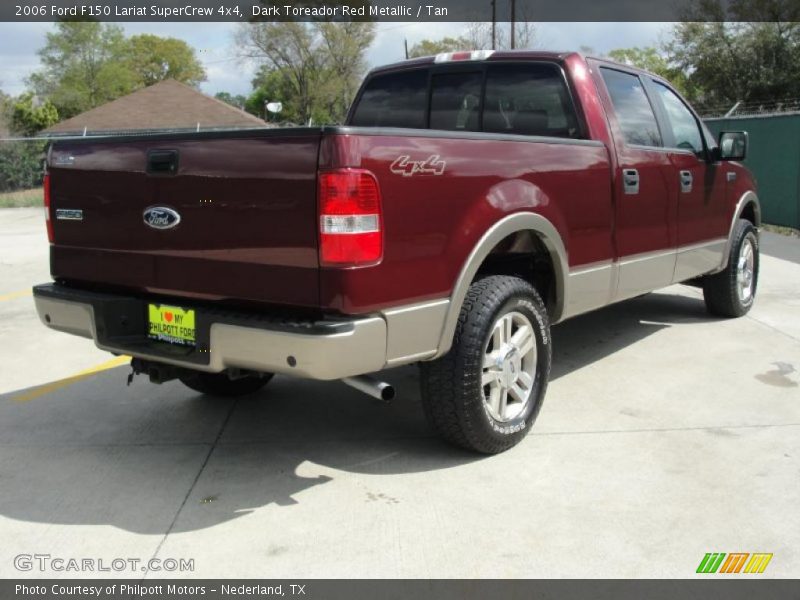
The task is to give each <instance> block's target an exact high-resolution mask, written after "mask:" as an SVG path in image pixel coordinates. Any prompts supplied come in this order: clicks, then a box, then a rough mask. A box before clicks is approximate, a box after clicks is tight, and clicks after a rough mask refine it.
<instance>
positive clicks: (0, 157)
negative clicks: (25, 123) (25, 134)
mask: <svg viewBox="0 0 800 600" xmlns="http://www.w3.org/2000/svg"><path fill="white" fill-rule="evenodd" d="M44 150H45V143H44V142H41V141H26V142H0V192H13V191H16V190H26V189H30V188H33V187H37V186H40V185H42V177H43V175H44V171H43V167H42V165H43V162H44Z"/></svg>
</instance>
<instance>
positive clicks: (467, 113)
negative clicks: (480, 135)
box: [431, 73, 482, 131]
mask: <svg viewBox="0 0 800 600" xmlns="http://www.w3.org/2000/svg"><path fill="white" fill-rule="evenodd" d="M481 79H482V78H481V74H480V73H443V74H441V75H434V76H433V78H432V79H431V129H445V130H455V131H479V130H480V110H481Z"/></svg>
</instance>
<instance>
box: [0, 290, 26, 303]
mask: <svg viewBox="0 0 800 600" xmlns="http://www.w3.org/2000/svg"><path fill="white" fill-rule="evenodd" d="M31 294H33V290H31V289H30V288H29V289H27V290H18V291H16V292H11V293H10V294H3V295H2V296H0V302H2V301H3V300H14V299H15V298H22V297H23V296H30V295H31Z"/></svg>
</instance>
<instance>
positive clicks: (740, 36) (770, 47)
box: [666, 22, 800, 105]
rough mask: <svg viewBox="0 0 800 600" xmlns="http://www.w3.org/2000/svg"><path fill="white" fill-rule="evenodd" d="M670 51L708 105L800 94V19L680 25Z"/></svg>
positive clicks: (694, 91) (695, 93) (695, 94)
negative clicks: (799, 21) (798, 20)
mask: <svg viewBox="0 0 800 600" xmlns="http://www.w3.org/2000/svg"><path fill="white" fill-rule="evenodd" d="M666 50H667V53H668V55H669V56H670V59H671V62H672V64H673V65H675V66H676V67H677V68H679V69H680V70H681V71H682V72H683V73H686V74H687V75H686V78H687V81H688V85H689V88H690V92H691V93H692V96H693V97H694V98H693V99H697V100H701V101H702V102H703V103H705V104H729V105H732V104H734V103H735V102H738V101H740V100H743V101H748V102H753V101H774V100H779V99H783V98H788V97H795V98H796V97H798V96H800V23H798V22H772V23H765V22H764V23H760V22H750V23H738V22H737V23H719V22H713V23H704V22H686V23H679V24H678V25H676V26H675V29H674V31H673V33H672V39H671V41H670V42H669V43H668V44H667V45H666Z"/></svg>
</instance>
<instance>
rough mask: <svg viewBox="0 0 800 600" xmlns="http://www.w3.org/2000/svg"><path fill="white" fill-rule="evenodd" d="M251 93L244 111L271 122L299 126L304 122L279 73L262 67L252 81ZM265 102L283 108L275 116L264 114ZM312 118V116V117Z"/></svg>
mask: <svg viewBox="0 0 800 600" xmlns="http://www.w3.org/2000/svg"><path fill="white" fill-rule="evenodd" d="M253 88H254V90H253V93H252V94H250V96H248V97H247V100H246V101H245V105H244V109H245V110H246V111H247V112H249V113H250V114H253V115H255V116H257V117H260V118H262V119H264V120H265V121H266V120H271V121H280V122H288V123H294V124H300V123H302V122H304V121H305V120H304V119H303V117H302V115H301V114H300V113H299V111H298V106H297V98H296V97H295V95H294V93H293V88H292V86H291V84H290V82H289V80H288V79H287V78H286V77H284V76H283V75H282V74H281V72H280V71H278V70H276V69H272V68H269V67H268V66H266V65H264V66H262V67H261V69H260V70H259V71H258V74H257V75H256V77H255V78H254V79H253ZM267 102H280V103H281V104H283V108H282V110H281V112H280V113H278V114H277V115H272V114H266V112H265V111H266V107H265V105H266V103H267ZM312 116H313V115H312Z"/></svg>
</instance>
